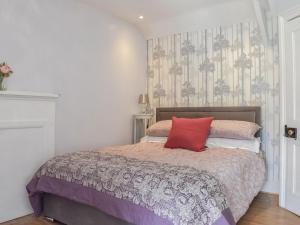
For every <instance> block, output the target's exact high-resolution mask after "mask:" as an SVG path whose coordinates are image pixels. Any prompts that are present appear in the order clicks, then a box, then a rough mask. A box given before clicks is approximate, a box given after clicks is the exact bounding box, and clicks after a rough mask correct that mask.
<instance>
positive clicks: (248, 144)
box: [141, 136, 261, 153]
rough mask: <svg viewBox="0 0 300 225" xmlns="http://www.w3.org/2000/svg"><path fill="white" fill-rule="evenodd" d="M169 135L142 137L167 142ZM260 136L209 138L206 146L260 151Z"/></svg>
mask: <svg viewBox="0 0 300 225" xmlns="http://www.w3.org/2000/svg"><path fill="white" fill-rule="evenodd" d="M167 140H168V137H153V136H145V137H143V138H142V139H141V142H150V143H166V141H167ZM260 143H261V140H260V138H255V139H253V140H239V139H232V138H210V137H209V138H208V139H207V141H206V144H205V146H206V147H208V148H229V149H241V150H247V151H250V152H255V153H259V151H260Z"/></svg>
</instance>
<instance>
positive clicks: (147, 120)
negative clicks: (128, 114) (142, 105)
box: [133, 113, 153, 144]
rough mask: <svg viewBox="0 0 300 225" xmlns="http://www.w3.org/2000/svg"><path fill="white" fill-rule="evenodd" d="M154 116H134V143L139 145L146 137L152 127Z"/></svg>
mask: <svg viewBox="0 0 300 225" xmlns="http://www.w3.org/2000/svg"><path fill="white" fill-rule="evenodd" d="M152 118H153V114H145V113H140V114H135V115H133V143H134V144H135V143H137V142H139V141H140V139H141V138H142V137H143V136H145V134H146V130H147V128H148V127H149V126H150V125H151V122H152Z"/></svg>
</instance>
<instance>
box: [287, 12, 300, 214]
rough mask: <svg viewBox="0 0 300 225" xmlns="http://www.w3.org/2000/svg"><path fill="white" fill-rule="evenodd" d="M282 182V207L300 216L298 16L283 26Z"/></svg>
mask: <svg viewBox="0 0 300 225" xmlns="http://www.w3.org/2000/svg"><path fill="white" fill-rule="evenodd" d="M285 49H286V50H285V51H286V54H285V59H286V61H285V62H286V77H283V79H285V83H286V86H285V95H284V96H285V97H284V99H285V103H286V118H285V119H286V124H287V127H288V128H289V127H290V128H296V129H297V128H298V130H299V132H298V133H299V134H298V137H296V138H294V135H296V136H297V130H296V129H295V130H293V129H290V130H289V129H286V131H287V132H286V134H287V136H289V135H290V137H286V138H285V139H286V140H285V143H286V149H285V150H286V162H285V166H286V170H285V171H286V174H285V176H286V183H285V207H286V208H287V209H288V210H290V211H292V212H294V213H296V214H298V215H300V17H298V18H294V19H292V20H291V21H288V22H287V23H286V25H285Z"/></svg>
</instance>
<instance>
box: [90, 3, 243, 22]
mask: <svg viewBox="0 0 300 225" xmlns="http://www.w3.org/2000/svg"><path fill="white" fill-rule="evenodd" d="M84 1H86V2H90V3H93V4H94V5H95V6H97V7H99V8H101V9H102V10H104V11H108V12H110V13H112V14H113V15H114V16H117V17H119V18H121V19H123V20H126V21H128V22H130V23H133V24H136V25H140V24H141V23H153V22H158V21H161V20H164V19H168V18H172V17H176V16H180V15H182V14H185V13H188V12H193V11H197V10H199V9H201V8H204V7H210V6H214V5H216V4H221V3H228V2H232V1H247V0H84ZM140 15H143V16H144V19H143V20H140V19H139V18H138V17H139V16H140Z"/></svg>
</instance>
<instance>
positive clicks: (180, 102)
mask: <svg viewBox="0 0 300 225" xmlns="http://www.w3.org/2000/svg"><path fill="white" fill-rule="evenodd" d="M269 31H270V32H269V33H270V35H269V36H270V37H269V38H270V42H269V44H267V45H266V44H264V42H263V39H262V37H261V35H260V32H259V28H258V25H257V23H256V22H247V23H241V24H235V25H232V26H230V27H226V28H222V27H218V28H213V29H206V30H203V31H197V32H187V33H179V34H174V35H169V36H166V37H161V38H154V39H150V40H148V71H147V74H148V85H147V88H148V94H149V97H150V101H151V104H152V105H153V106H154V107H159V106H165V107H174V106H261V107H262V120H263V121H262V125H263V127H264V128H263V131H262V134H263V135H262V140H263V144H262V147H263V150H264V153H265V156H266V159H267V163H268V172H269V173H268V176H269V179H271V180H275V181H277V180H278V176H279V116H280V115H279V107H280V106H279V103H280V102H279V65H278V61H279V60H278V57H279V56H278V55H279V53H278V52H279V50H278V33H277V19H272V20H271V21H270V24H269Z"/></svg>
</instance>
